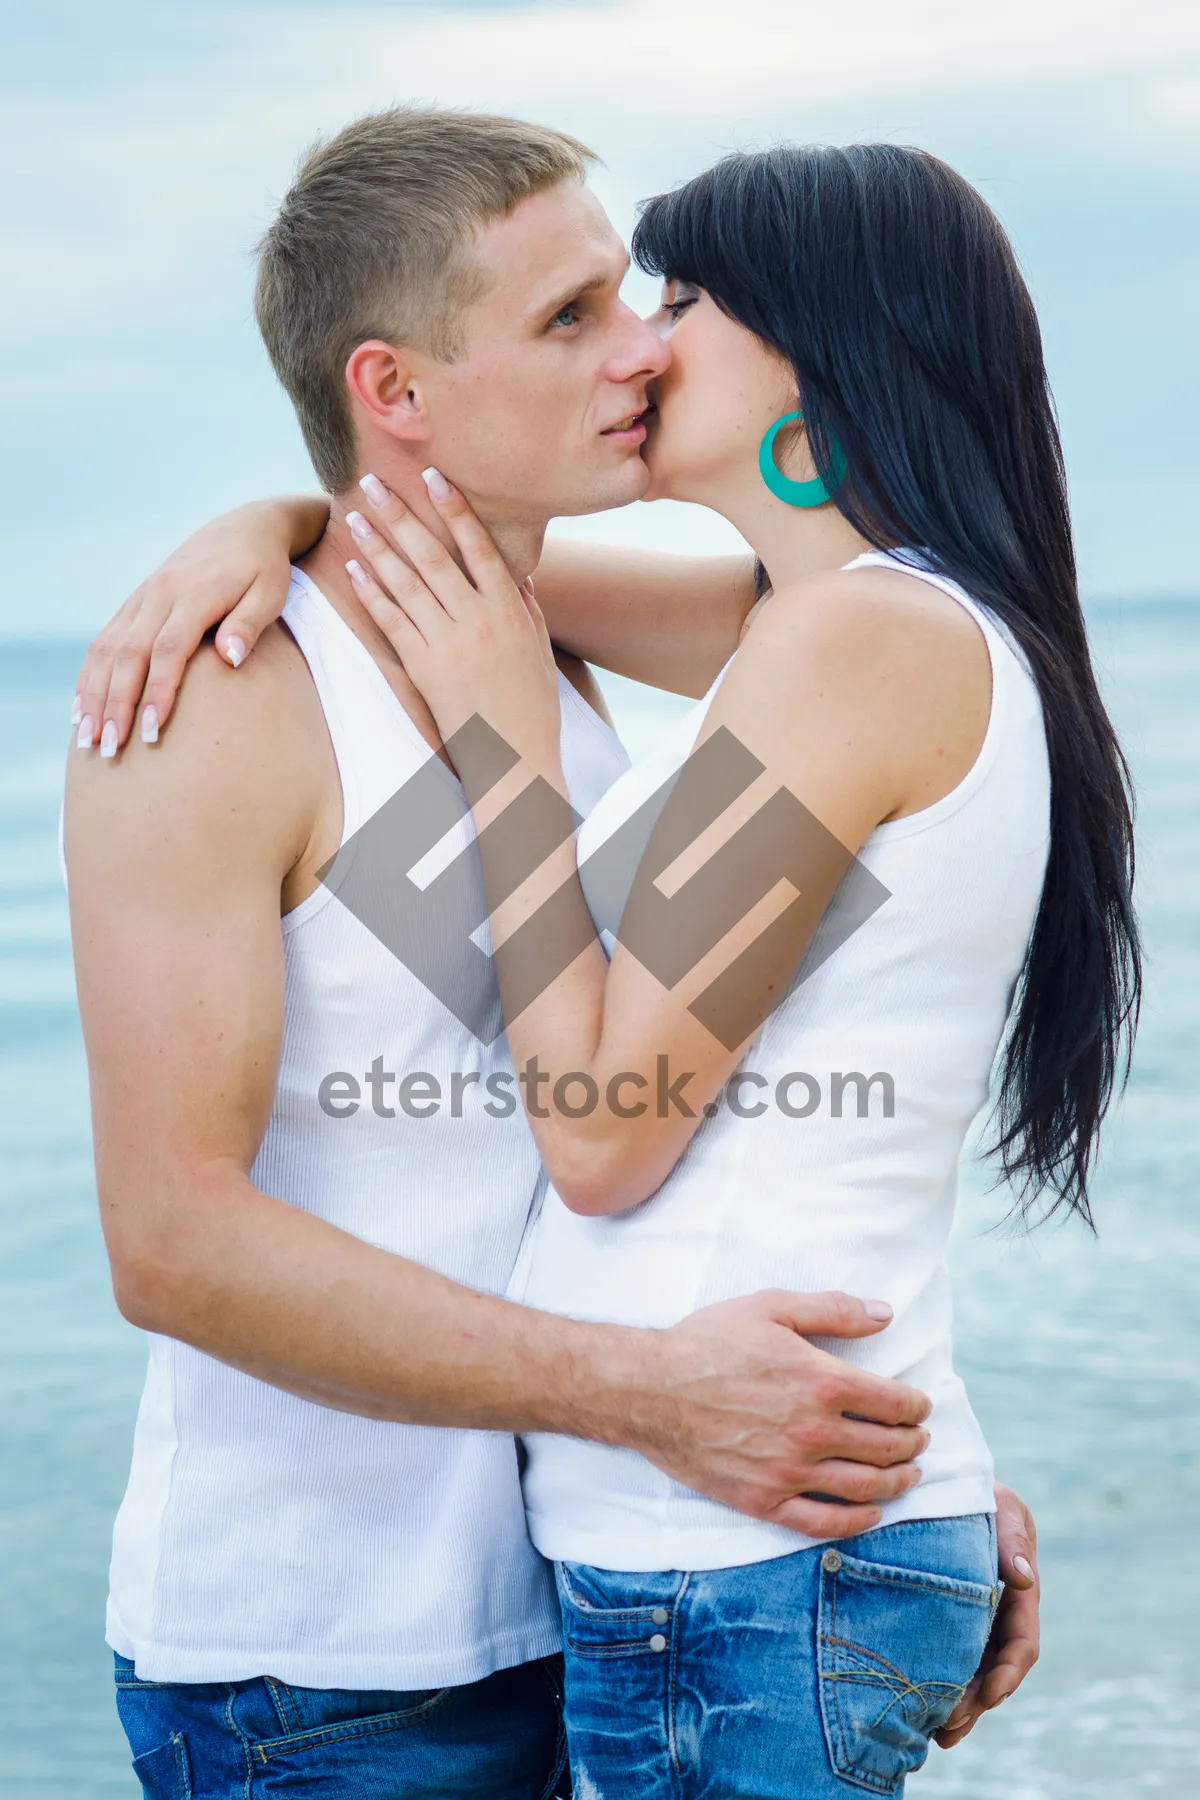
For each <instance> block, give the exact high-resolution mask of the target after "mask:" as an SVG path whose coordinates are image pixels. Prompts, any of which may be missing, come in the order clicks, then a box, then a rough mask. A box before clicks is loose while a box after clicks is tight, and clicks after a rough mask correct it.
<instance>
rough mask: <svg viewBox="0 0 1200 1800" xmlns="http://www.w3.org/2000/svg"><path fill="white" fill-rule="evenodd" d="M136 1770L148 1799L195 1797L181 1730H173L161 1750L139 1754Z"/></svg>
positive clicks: (188, 1799)
mask: <svg viewBox="0 0 1200 1800" xmlns="http://www.w3.org/2000/svg"><path fill="white" fill-rule="evenodd" d="M133 1772H134V1774H135V1775H136V1776H137V1778H138V1780H139V1781H140V1782H141V1784H142V1793H143V1794H144V1796H145V1800H192V1774H191V1769H190V1768H189V1766H188V1753H187V1745H186V1743H185V1742H184V1739H183V1733H182V1732H181V1731H173V1732H172V1733H171V1736H170V1737H169V1738H168V1740H167V1742H166V1743H165V1744H160V1745H159V1747H158V1749H157V1750H149V1751H147V1753H146V1754H145V1756H138V1757H135V1758H134V1763H133Z"/></svg>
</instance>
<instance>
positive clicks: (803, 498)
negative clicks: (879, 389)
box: [758, 412, 846, 506]
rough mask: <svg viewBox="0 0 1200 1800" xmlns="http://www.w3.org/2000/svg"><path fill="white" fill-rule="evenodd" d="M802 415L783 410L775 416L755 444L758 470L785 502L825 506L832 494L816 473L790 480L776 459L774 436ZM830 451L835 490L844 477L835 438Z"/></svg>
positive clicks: (843, 459) (842, 457) (844, 463)
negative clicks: (800, 479)
mask: <svg viewBox="0 0 1200 1800" xmlns="http://www.w3.org/2000/svg"><path fill="white" fill-rule="evenodd" d="M803 417H804V414H803V413H802V412H794V413H784V415H783V417H782V418H781V419H776V421H775V423H774V424H773V425H772V427H771V429H770V430H769V431H768V432H767V434H766V436H765V437H764V438H763V441H762V443H761V444H760V445H759V447H758V472H759V474H760V475H761V476H762V478H763V480H764V481H765V482H766V484H767V486H768V487H769V488H770V490H771V492H772V493H773V494H774V496H775V498H776V499H777V500H782V501H783V502H784V503H785V505H787V506H824V505H825V503H826V501H827V500H829V499H831V498H832V495H831V493H830V490H829V489H828V488H827V487H826V486H825V483H824V482H823V481H822V480H821V477H820V476H819V475H817V476H815V477H814V478H813V480H812V481H793V480H792V478H791V476H790V475H785V474H784V473H783V470H782V469H781V468H780V467H779V465H778V463H777V462H776V461H775V439H776V438H777V437H778V436H779V434H780V432H781V431H782V430H783V428H784V426H785V425H794V424H796V423H797V421H798V420H800V419H803ZM829 450H830V458H829V459H830V461H831V462H832V464H833V475H834V483H833V485H834V489H835V490H836V489H837V488H840V487H841V485H842V482H843V481H844V480H845V478H846V458H845V457H844V456H843V455H842V448H841V445H840V444H838V443H837V442H836V441H834V442H831V444H830V446H829Z"/></svg>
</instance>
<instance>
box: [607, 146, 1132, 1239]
mask: <svg viewBox="0 0 1200 1800" xmlns="http://www.w3.org/2000/svg"><path fill="white" fill-rule="evenodd" d="M633 253H634V256H635V258H636V259H637V261H638V263H639V264H640V265H641V267H642V268H643V269H646V270H647V271H649V272H651V273H653V274H658V275H662V276H666V277H667V278H676V279H680V280H685V281H691V282H695V283H696V284H697V285H699V286H700V287H702V288H704V289H705V290H706V292H707V293H708V294H710V295H711V297H712V298H713V300H715V301H716V303H717V305H718V306H720V307H721V308H722V309H723V310H724V311H725V312H726V313H727V314H728V315H729V316H730V317H731V318H733V319H736V320H737V321H738V323H739V324H741V325H744V326H745V327H746V328H747V329H748V330H750V331H752V332H754V333H755V334H756V336H758V337H759V338H761V339H762V340H763V342H764V343H766V344H769V345H770V346H771V347H772V348H773V349H774V350H776V351H777V352H778V353H779V355H780V356H782V357H783V358H784V359H785V360H786V361H787V363H788V364H789V365H790V366H791V368H792V370H793V371H794V373H795V379H796V387H797V391H798V394H799V405H800V408H801V409H802V410H803V413H804V421H805V427H806V430H807V433H808V437H809V442H810V446H811V449H812V453H813V457H814V460H815V462H816V465H817V468H818V470H819V472H820V473H821V475H822V476H823V477H824V478H825V480H826V481H827V482H830V484H831V485H832V484H833V479H834V470H833V467H832V458H833V455H835V454H836V446H840V447H841V450H842V452H843V454H844V456H845V459H846V475H845V479H844V480H843V482H842V484H841V486H840V487H838V488H837V491H836V495H835V502H836V505H837V506H838V508H839V510H840V511H841V512H842V513H843V515H844V516H845V517H846V518H847V519H848V520H849V521H850V523H851V524H852V525H853V526H854V527H855V529H856V530H857V531H859V532H860V533H861V534H862V536H863V537H864V538H866V539H867V540H868V541H869V542H870V543H871V544H874V545H876V546H878V547H879V548H881V549H882V548H891V547H896V546H905V547H907V548H911V549H919V550H920V552H921V553H922V555H923V556H925V557H926V558H927V559H928V560H929V562H930V564H931V565H932V566H933V567H934V568H935V569H937V570H938V571H939V572H940V573H942V574H944V575H947V576H949V577H951V578H952V579H953V580H955V581H957V582H958V583H960V585H961V586H962V587H963V588H964V589H965V590H966V591H967V592H968V593H969V594H970V595H971V596H972V598H973V599H975V600H977V601H978V602H979V603H980V604H981V605H983V606H984V607H986V608H987V609H988V611H989V612H990V613H991V614H992V615H994V617H995V618H996V619H997V620H998V621H999V622H1000V623H1001V624H1002V625H1004V626H1005V627H1007V629H1008V631H1009V632H1010V633H1011V635H1012V637H1013V638H1014V639H1015V640H1016V641H1017V643H1018V644H1019V645H1020V647H1021V649H1022V650H1023V652H1024V654H1025V656H1026V658H1027V659H1028V662H1029V666H1030V669H1031V671H1032V673H1033V677H1034V679H1035V681H1036V682H1037V686H1038V691H1039V693H1040V695H1041V701H1042V708H1043V713H1044V716H1045V725H1046V741H1047V748H1048V752H1049V761H1050V777H1051V805H1050V851H1049V861H1048V864H1047V868H1046V878H1045V885H1044V887H1043V889H1042V896H1041V902H1040V904H1039V907H1038V912H1037V918H1036V922H1035V924H1034V929H1033V936H1032V938H1031V940H1030V944H1029V949H1028V953H1027V956H1026V960H1025V966H1024V969H1023V971H1022V975H1021V980H1020V984H1019V988H1018V992H1017V994H1016V996H1015V1000H1014V1005H1013V1010H1012V1015H1011V1017H1010V1021H1009V1028H1008V1032H1007V1036H1006V1039H1005V1045H1004V1055H1003V1063H1002V1067H1001V1070H1000V1072H999V1089H998V1097H997V1107H996V1114H995V1126H996V1131H995V1137H994V1141H993V1142H992V1144H991V1146H990V1150H991V1153H992V1154H994V1155H996V1156H998V1157H999V1159H1000V1164H1001V1168H1002V1171H1003V1174H1004V1176H1005V1177H1007V1178H1008V1179H1009V1180H1010V1181H1012V1183H1013V1185H1014V1188H1015V1191H1016V1194H1017V1197H1018V1200H1019V1203H1020V1204H1021V1205H1022V1207H1023V1208H1025V1209H1026V1210H1028V1208H1029V1207H1030V1206H1031V1205H1032V1203H1033V1202H1034V1200H1035V1199H1037V1198H1038V1197H1039V1196H1044V1197H1046V1199H1047V1201H1048V1204H1047V1206H1046V1210H1047V1211H1048V1212H1054V1211H1055V1210H1057V1208H1058V1207H1059V1206H1061V1205H1066V1206H1067V1207H1069V1208H1071V1209H1073V1210H1074V1211H1075V1212H1077V1213H1079V1214H1080V1215H1081V1216H1082V1218H1084V1219H1085V1220H1086V1221H1087V1222H1088V1224H1091V1222H1092V1215H1091V1207H1090V1204H1089V1197H1088V1178H1089V1174H1090V1172H1091V1168H1092V1164H1093V1159H1094V1156H1095V1150H1096V1141H1097V1136H1098V1133H1099V1129H1100V1124H1101V1121H1102V1119H1103V1117H1104V1114H1105V1112H1106V1110H1107V1108H1108V1104H1109V1101H1110V1100H1111V1098H1112V1095H1113V1090H1114V1086H1115V1085H1116V1084H1117V1083H1119V1082H1120V1083H1123V1082H1124V1080H1125V1078H1126V1077H1127V1075H1128V1072H1129V1058H1130V1053H1131V1050H1132V1043H1133V1033H1134V1030H1135V1028H1136V1022H1137V1013H1138V1007H1139V1003H1140V999H1141V955H1140V947H1139V942H1138V930H1137V923H1136V919H1135V915H1134V910H1133V899H1132V891H1133V862H1134V852H1133V797H1132V785H1131V781H1130V776H1129V769H1128V766H1127V764H1126V762H1125V758H1124V756H1123V755H1122V753H1121V749H1120V746H1119V744H1118V742H1117V739H1116V734H1115V733H1114V731H1113V727H1112V724H1111V722H1110V720H1109V718H1108V715H1107V713H1106V712H1105V709H1104V704H1103V702H1102V700H1101V698H1100V694H1099V690H1098V688H1097V685H1096V677H1095V673H1094V671H1093V668H1092V662H1091V656H1090V653H1089V650H1088V641H1087V634H1086V631H1085V628H1084V622H1083V613H1082V611H1081V608H1080V604H1079V590H1078V582H1077V578H1076V571H1075V555H1074V548H1073V545H1072V541H1071V522H1070V514H1069V510H1068V504H1067V488H1066V478H1065V474H1064V470H1063V458H1062V448H1061V445H1060V442H1059V436H1058V429H1057V425H1056V422H1055V416H1054V406H1053V401H1052V399H1051V395H1050V389H1049V384H1048V382H1047V378H1046V370H1045V364H1044V361H1043V357H1042V342H1041V333H1040V331H1039V329H1038V322H1037V315H1036V313H1035V312H1034V308H1033V302H1032V300H1031V299H1030V296H1029V291H1028V289H1027V288H1026V286H1025V283H1024V281H1023V280H1022V278H1021V273H1020V270H1019V269H1018V267H1017V262H1016V258H1015V256H1014V254H1013V251H1012V246H1011V245H1010V244H1009V241H1008V239H1007V237H1006V236H1005V233H1004V230H1003V228H1002V226H1001V225H1000V222H999V220H998V219H997V218H996V216H995V214H994V213H993V212H992V211H991V210H990V208H989V207H988V206H987V205H986V204H985V202H984V201H983V199H982V198H981V197H980V195H979V194H977V193H976V192H975V190H974V188H972V187H971V185H970V184H969V183H968V182H967V181H965V180H964V179H963V178H962V176H961V175H958V174H956V173H955V171H954V170H953V169H951V168H948V167H947V165H946V164H945V163H943V162H939V161H938V159H937V158H936V157H933V156H929V155H927V154H926V153H925V152H923V151H920V150H911V149H906V148H903V147H901V146H899V145H896V144H854V145H851V146H849V147H848V148H845V149H836V148H826V147H823V146H810V145H799V146H797V145H789V146H783V147H780V148H777V149H773V150H768V151H764V152H761V153H759V154H757V155H748V154H737V155H733V156H728V157H726V158H724V160H723V161H721V162H719V163H717V165H716V166H715V167H714V168H712V169H709V170H707V171H706V173H704V174H702V175H698V176H697V177H696V178H695V180H693V181H689V182H688V183H687V184H686V185H685V186H683V187H681V188H678V189H676V190H675V191H674V192H672V193H669V194H660V195H659V196H658V197H657V198H655V199H653V200H649V201H647V202H646V203H645V205H644V206H643V208H642V211H641V217H640V220H639V222H638V226H637V229H636V231H635V233H634V240H633ZM1051 1196H1052V1198H1051Z"/></svg>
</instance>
